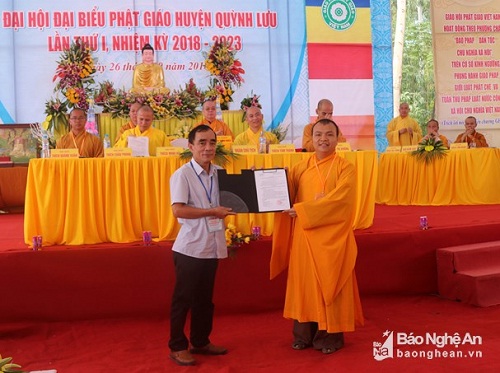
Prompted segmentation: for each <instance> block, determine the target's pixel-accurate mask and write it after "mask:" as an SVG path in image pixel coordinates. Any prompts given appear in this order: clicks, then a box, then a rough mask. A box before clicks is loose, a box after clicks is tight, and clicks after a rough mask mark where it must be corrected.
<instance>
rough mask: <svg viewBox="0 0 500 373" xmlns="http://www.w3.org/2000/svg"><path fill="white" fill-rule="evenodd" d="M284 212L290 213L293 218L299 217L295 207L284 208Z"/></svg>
mask: <svg viewBox="0 0 500 373" xmlns="http://www.w3.org/2000/svg"><path fill="white" fill-rule="evenodd" d="M283 212H284V213H285V214H288V215H290V217H291V218H296V217H297V211H295V209H294V208H293V207H292V208H291V209H289V210H283Z"/></svg>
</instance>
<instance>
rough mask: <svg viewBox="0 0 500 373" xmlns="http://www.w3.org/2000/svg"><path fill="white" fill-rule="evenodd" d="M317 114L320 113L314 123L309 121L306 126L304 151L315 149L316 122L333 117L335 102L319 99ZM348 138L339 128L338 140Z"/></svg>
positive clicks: (303, 141) (343, 140)
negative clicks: (314, 132)
mask: <svg viewBox="0 0 500 373" xmlns="http://www.w3.org/2000/svg"><path fill="white" fill-rule="evenodd" d="M316 114H317V115H318V116H317V117H316V120H315V121H314V122H312V123H309V124H308V125H307V126H305V127H304V133H303V135H302V151H303V152H304V151H305V152H313V151H314V146H313V139H312V128H313V125H314V123H316V122H317V121H318V120H320V119H325V118H326V119H332V116H333V103H332V102H331V101H330V100H328V99H326V98H324V99H322V100H319V102H318V107H317V108H316ZM345 141H346V139H345V137H344V135H343V134H342V131H341V130H340V128H339V137H338V142H345Z"/></svg>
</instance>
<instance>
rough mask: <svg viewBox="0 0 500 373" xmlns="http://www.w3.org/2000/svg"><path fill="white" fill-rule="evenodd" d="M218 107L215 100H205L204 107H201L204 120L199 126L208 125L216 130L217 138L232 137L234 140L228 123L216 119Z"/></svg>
mask: <svg viewBox="0 0 500 373" xmlns="http://www.w3.org/2000/svg"><path fill="white" fill-rule="evenodd" d="M216 107H217V104H216V102H215V99H207V100H205V102H203V105H202V107H201V114H202V115H203V120H202V121H201V122H200V123H199V124H198V125H197V126H199V125H200V124H206V125H207V126H209V127H210V128H211V129H213V130H214V132H215V134H216V135H217V136H231V138H232V139H233V140H234V135H233V132H232V131H231V129H230V128H229V126H228V125H227V124H226V123H224V122H222V121H220V120H218V119H216V116H217V110H216Z"/></svg>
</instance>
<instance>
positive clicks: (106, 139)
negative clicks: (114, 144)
mask: <svg viewBox="0 0 500 373" xmlns="http://www.w3.org/2000/svg"><path fill="white" fill-rule="evenodd" d="M102 145H103V147H104V149H108V148H111V141H109V135H108V134H105V135H104V140H102Z"/></svg>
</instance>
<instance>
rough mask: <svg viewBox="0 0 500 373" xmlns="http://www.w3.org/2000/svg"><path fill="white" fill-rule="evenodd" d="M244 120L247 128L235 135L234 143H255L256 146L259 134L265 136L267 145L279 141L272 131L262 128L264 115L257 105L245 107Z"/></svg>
mask: <svg viewBox="0 0 500 373" xmlns="http://www.w3.org/2000/svg"><path fill="white" fill-rule="evenodd" d="M246 121H247V123H248V129H247V130H246V131H245V132H242V133H240V134H239V135H238V136H236V138H235V139H234V142H233V144H234V145H256V146H257V147H258V146H259V140H260V136H261V135H264V137H265V138H266V144H267V145H269V144H278V143H279V141H278V139H277V138H276V135H275V134H274V133H272V132H268V131H265V130H264V128H263V126H262V124H263V121H264V115H263V114H262V112H261V111H260V108H259V107H258V106H251V107H249V108H248V109H247V115H246Z"/></svg>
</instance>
